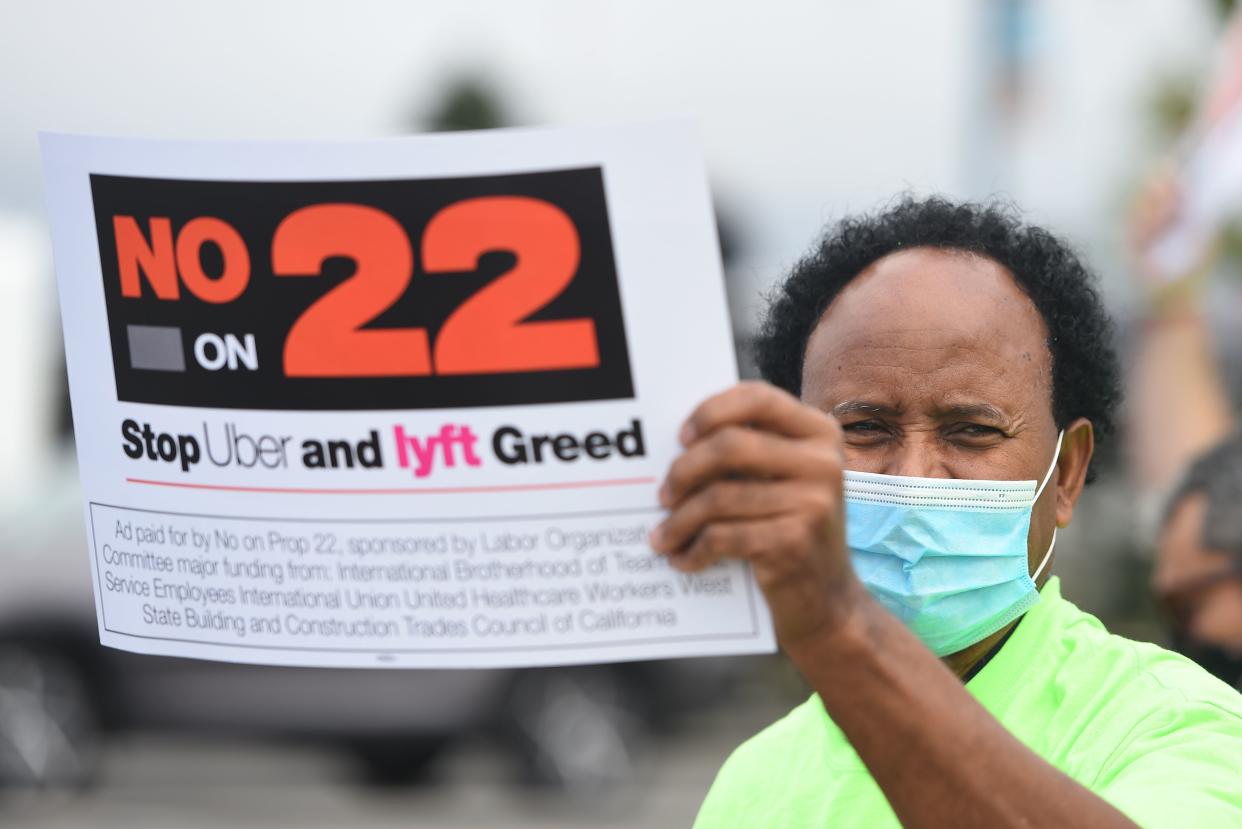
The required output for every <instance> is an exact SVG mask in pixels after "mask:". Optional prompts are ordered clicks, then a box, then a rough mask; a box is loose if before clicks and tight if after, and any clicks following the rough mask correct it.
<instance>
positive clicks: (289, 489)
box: [125, 477, 656, 495]
mask: <svg viewBox="0 0 1242 829" xmlns="http://www.w3.org/2000/svg"><path fill="white" fill-rule="evenodd" d="M125 481H126V482H127V483H131V484H142V485H144V486H168V487H175V488H177V489H212V490H217V491H220V492H272V493H286V494H297V495H460V494H469V493H486V492H535V491H538V490H548V489H591V488H595V487H606V486H641V485H643V484H654V483H655V482H656V479H655V478H654V477H647V478H609V479H605V480H600V481H562V482H558V483H549V484H504V485H496V486H440V487H431V486H428V487H386V488H373V487H354V488H329V487H308V486H230V485H226V484H190V483H185V482H183V481H152V480H149V479H147V478H126V479H125Z"/></svg>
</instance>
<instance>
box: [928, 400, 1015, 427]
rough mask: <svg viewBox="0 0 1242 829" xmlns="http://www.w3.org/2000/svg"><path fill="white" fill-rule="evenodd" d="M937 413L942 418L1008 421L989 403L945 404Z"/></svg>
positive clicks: (1007, 418) (1002, 413)
mask: <svg viewBox="0 0 1242 829" xmlns="http://www.w3.org/2000/svg"><path fill="white" fill-rule="evenodd" d="M937 414H939V415H940V417H942V418H950V417H961V418H966V419H971V418H974V419H977V420H991V421H993V422H994V423H1008V422H1009V417H1008V416H1007V415H1006V414H1005V413H1004V412H1002V411H1001V410H1000V409H998V408H996V407H995V406H993V405H991V404H990V403H961V404H959V405H956V406H945V407H944V408H943V409H940V410H939V412H937Z"/></svg>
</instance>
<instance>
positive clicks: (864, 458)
mask: <svg viewBox="0 0 1242 829" xmlns="http://www.w3.org/2000/svg"><path fill="white" fill-rule="evenodd" d="M1111 333H1112V326H1111V323H1110V321H1109V320H1108V318H1107V316H1106V314H1105V312H1104V310H1103V307H1102V304H1101V302H1100V299H1099V296H1098V294H1097V293H1096V290H1095V288H1094V287H1093V285H1092V282H1091V278H1090V276H1089V274H1088V272H1087V271H1086V269H1085V268H1084V266H1083V265H1082V263H1081V262H1080V261H1079V260H1078V259H1077V257H1076V256H1075V255H1074V253H1073V252H1072V251H1071V250H1070V249H1069V248H1068V247H1067V246H1065V245H1064V244H1063V243H1062V242H1060V241H1059V240H1057V239H1056V238H1055V237H1053V236H1052V235H1051V234H1049V233H1048V232H1046V231H1044V230H1042V229H1039V228H1034V227H1028V226H1024V225H1023V224H1021V223H1020V222H1019V221H1018V219H1017V218H1016V217H1015V216H1014V215H1013V214H1012V213H1011V212H1008V211H1005V210H1003V209H1000V208H996V207H986V206H977V205H971V204H954V203H950V202H948V201H945V200H942V199H935V198H933V199H928V200H922V201H920V200H914V199H906V200H904V201H901V202H899V203H897V204H896V205H895V206H892V207H890V208H889V209H887V210H885V211H883V212H880V213H878V214H876V215H871V216H863V217H857V218H852V219H846V220H845V221H843V222H842V223H840V224H839V225H837V226H836V227H835V228H833V229H831V230H829V232H828V233H827V234H826V235H825V236H824V238H823V239H822V240H821V241H820V242H819V243H818V245H817V246H816V247H815V248H814V249H813V250H812V251H811V253H810V254H809V255H808V256H807V257H806V258H804V259H803V260H802V261H801V262H800V263H799V264H798V265H796V266H795V267H794V269H793V271H792V273H791V274H790V275H789V276H788V278H787V279H786V280H785V282H784V283H783V285H782V286H781V287H780V289H779V290H778V292H777V293H776V294H775V296H774V299H773V302H772V304H771V307H770V308H769V311H768V315H767V319H766V322H765V325H764V328H763V331H762V333H761V336H760V338H759V342H758V356H759V365H760V368H761V370H762V372H763V376H764V377H765V378H766V379H767V380H768V381H770V383H771V384H772V385H769V384H767V383H744V384H741V385H738V386H735V387H733V388H731V389H729V390H726V391H725V392H722V393H721V394H719V395H717V396H715V397H712V398H710V399H708V400H707V401H705V402H704V403H702V404H701V405H700V406H699V407H698V408H697V409H696V410H695V411H694V412H693V413H692V414H691V415H690V417H689V419H688V420H687V421H686V423H685V425H684V428H683V431H682V434H681V440H682V443H683V445H684V447H685V449H684V452H683V453H682V454H681V455H680V456H679V457H678V458H677V459H676V460H675V461H674V462H673V464H672V465H671V467H670V469H669V472H668V475H667V478H666V479H665V481H664V483H663V485H662V487H661V491H660V497H661V501H662V503H663V504H664V505H665V506H666V507H668V509H669V514H668V516H667V517H666V519H665V520H664V522H662V523H661V524H660V525H659V526H658V527H657V528H656V529H655V530H654V531H653V533H652V539H651V540H652V545H653V547H655V549H657V550H658V551H660V552H662V553H664V554H666V555H668V556H669V559H670V562H671V564H672V565H673V566H674V567H676V568H677V569H679V570H681V571H685V572H698V571H702V570H704V569H705V568H710V567H711V566H712V565H713V564H715V563H716V562H718V561H720V560H722V559H740V560H744V561H748V562H749V563H750V564H751V567H752V568H753V569H752V572H753V576H754V578H755V579H756V581H757V583H758V584H759V586H760V587H761V588H762V590H763V592H764V594H765V597H766V599H767V603H768V606H769V608H770V610H771V613H772V617H773V624H774V628H775V631H776V634H777V637H778V639H779V641H780V643H781V645H782V647H783V649H784V651H785V653H786V655H787V656H788V657H789V659H790V660H791V661H792V662H793V663H794V665H795V666H796V667H797V669H798V670H799V671H800V672H801V673H802V675H803V676H804V677H805V678H806V680H807V681H808V682H809V684H810V685H811V686H812V688H813V689H814V692H815V693H814V694H813V696H812V697H811V698H810V699H809V700H808V701H806V702H805V703H803V704H802V705H800V706H799V707H798V708H796V709H794V711H792V712H791V713H790V714H789V715H788V716H786V717H785V718H784V719H782V720H781V721H779V722H777V723H776V724H774V725H772V726H770V727H769V728H767V729H766V730H764V731H763V732H761V733H760V734H759V735H757V736H756V737H753V738H752V739H750V740H749V741H747V742H746V743H745V744H743V745H742V746H741V747H740V748H739V749H737V750H736V751H735V752H734V753H733V755H732V756H731V757H730V758H729V760H728V761H727V762H726V763H725V765H724V767H723V768H722V769H721V771H720V773H719V775H718V776H717V779H716V781H715V783H714V784H713V786H712V788H711V791H710V792H709V794H708V796H707V799H706V801H705V802H704V804H703V806H702V808H701V811H700V813H699V818H698V822H697V825H698V826H700V827H714V826H730V827H731V826H845V827H849V826H859V827H869V828H874V827H883V826H895V825H897V824H898V822H900V824H901V825H904V826H908V827H943V826H958V827H989V829H992V828H993V827H1005V826H1064V827H1078V826H1082V827H1087V826H1090V827H1122V826H1126V827H1129V826H1134V825H1136V824H1140V825H1148V826H1165V825H1180V826H1238V825H1242V789H1240V787H1239V786H1238V785H1237V768H1238V761H1239V759H1242V697H1239V695H1238V694H1237V693H1236V692H1235V691H1233V690H1232V689H1230V688H1229V687H1227V686H1226V685H1224V684H1223V683H1221V682H1219V681H1217V680H1216V679H1214V678H1212V677H1211V676H1210V675H1208V674H1207V673H1206V672H1205V671H1203V670H1202V669H1201V668H1199V667H1198V666H1196V665H1194V664H1193V663H1192V662H1190V661H1189V660H1187V659H1185V658H1183V657H1181V656H1179V655H1177V654H1173V653H1170V652H1168V651H1165V650H1162V649H1161V648H1159V647H1156V646H1154V645H1149V644H1142V643H1137V642H1130V641H1127V640H1125V639H1122V638H1120V637H1116V636H1112V635H1110V634H1108V633H1107V632H1106V631H1105V630H1104V629H1103V627H1102V626H1101V625H1100V623H1099V622H1098V621H1097V620H1096V619H1095V618H1094V617H1092V616H1090V615H1088V614H1086V613H1084V612H1082V611H1081V610H1079V609H1078V608H1076V607H1075V606H1074V605H1073V604H1071V603H1070V602H1069V601H1067V600H1066V599H1064V598H1062V596H1061V591H1060V584H1059V581H1058V579H1057V578H1056V577H1055V576H1052V574H1051V572H1052V567H1051V564H1052V557H1053V550H1054V545H1055V540H1056V532H1057V529H1058V528H1059V527H1064V526H1066V525H1068V524H1069V522H1070V520H1071V518H1072V516H1073V512H1074V507H1075V504H1076V503H1077V501H1078V498H1079V495H1080V494H1081V492H1082V489H1083V486H1084V485H1085V484H1086V482H1087V481H1088V480H1089V479H1090V478H1091V477H1092V475H1091V462H1092V456H1093V453H1094V450H1095V445H1096V442H1097V440H1100V439H1102V438H1104V437H1105V436H1106V435H1108V434H1109V433H1110V431H1111V429H1112V424H1113V418H1114V410H1115V407H1116V404H1117V402H1118V399H1119V396H1120V395H1119V389H1120V383H1119V373H1120V372H1119V369H1118V366H1117V362H1116V357H1115V353H1114V351H1113V347H1112V345H1111V342H1110V339H1111Z"/></svg>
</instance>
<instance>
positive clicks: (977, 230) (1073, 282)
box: [755, 196, 1121, 481]
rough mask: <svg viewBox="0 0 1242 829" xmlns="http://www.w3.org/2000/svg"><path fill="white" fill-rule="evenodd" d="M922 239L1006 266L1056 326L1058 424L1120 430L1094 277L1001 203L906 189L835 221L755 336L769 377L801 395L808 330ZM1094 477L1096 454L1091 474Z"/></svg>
mask: <svg viewBox="0 0 1242 829" xmlns="http://www.w3.org/2000/svg"><path fill="white" fill-rule="evenodd" d="M918 247H932V248H940V249H943V250H956V251H964V252H969V253H972V254H976V255H979V256H985V257H987V258H988V259H991V260H992V261H994V262H996V263H997V264H999V265H1001V266H1003V267H1004V268H1005V269H1007V270H1008V271H1009V273H1010V274H1012V275H1013V278H1014V281H1016V282H1017V283H1018V285H1019V287H1021V288H1022V290H1023V291H1025V292H1026V294H1027V296H1029V297H1030V298H1031V301H1032V302H1034V303H1035V308H1036V309H1037V310H1038V311H1039V314H1040V316H1042V317H1043V320H1044V325H1045V327H1046V328H1047V330H1048V350H1049V351H1050V352H1051V354H1052V416H1053V419H1054V420H1055V421H1056V424H1057V426H1059V427H1062V428H1063V427H1065V426H1066V425H1068V424H1069V423H1070V422H1072V421H1073V420H1074V419H1076V418H1079V417H1085V418H1087V419H1088V420H1090V421H1091V423H1092V425H1093V426H1094V427H1095V434H1096V440H1097V443H1099V442H1100V441H1101V439H1102V438H1103V437H1104V436H1106V435H1111V434H1112V433H1113V431H1114V429H1115V411H1116V408H1117V405H1118V403H1120V401H1121V369H1120V366H1119V363H1118V360H1117V353H1116V350H1115V348H1114V345H1113V342H1114V336H1115V332H1114V327H1113V323H1112V320H1110V319H1109V316H1108V314H1107V312H1106V311H1105V310H1104V304H1103V302H1102V301H1101V300H1100V294H1099V292H1098V291H1097V290H1096V288H1095V277H1094V275H1093V274H1092V273H1091V272H1090V271H1089V270H1088V269H1087V268H1086V266H1085V265H1084V264H1083V263H1082V260H1080V259H1079V258H1078V256H1077V254H1075V253H1074V251H1073V250H1072V249H1071V248H1070V247H1069V245H1067V244H1066V243H1065V242H1062V241H1061V240H1060V239H1058V238H1057V237H1056V236H1054V235H1052V234H1051V233H1049V232H1048V231H1047V230H1044V229H1043V228H1040V227H1034V226H1031V225H1027V224H1024V223H1023V222H1022V221H1021V219H1020V218H1019V217H1018V215H1017V213H1016V211H1015V210H1014V208H1012V207H1010V206H1005V205H1000V204H974V203H954V202H951V201H949V200H947V199H945V198H941V197H933V198H926V199H918V198H914V197H912V196H906V197H903V198H901V199H899V200H898V201H896V202H894V203H893V204H892V205H891V206H889V207H887V208H886V209H883V210H881V211H879V212H877V213H873V214H869V215H860V216H854V217H850V218H846V219H844V220H842V221H841V222H839V223H837V224H836V225H834V226H832V227H830V228H829V229H828V231H827V232H826V233H825V235H824V236H823V237H822V238H821V239H820V240H819V242H818V243H817V244H816V245H815V246H814V247H813V248H812V249H811V251H810V252H809V253H808V254H807V255H806V256H805V257H803V258H802V259H801V260H800V261H799V262H798V263H797V264H796V265H795V266H794V268H793V270H792V271H791V272H790V274H789V275H788V277H786V279H785V280H784V282H783V283H782V284H781V285H780V286H778V287H777V289H776V290H775V291H774V292H773V294H772V295H771V296H770V297H769V306H768V311H767V316H766V318H765V320H764V322H763V325H762V327H761V329H760V333H759V336H758V339H757V341H756V343H755V352H756V355H755V356H756V359H757V361H758V364H759V371H760V373H761V374H762V375H763V377H764V379H766V380H767V381H768V382H770V383H772V384H774V385H776V386H779V387H781V388H783V389H785V390H786V391H789V392H790V393H792V394H794V395H799V394H800V393H801V391H802V365H803V361H804V359H805V357H806V345H807V340H808V339H809V338H810V336H811V332H812V331H813V330H814V328H815V326H816V325H817V324H818V322H819V320H820V318H821V317H822V316H823V314H824V311H825V310H827V308H828V306H829V304H831V302H832V300H833V299H835V298H836V296H837V294H839V293H840V292H841V290H842V289H843V288H844V287H845V286H846V285H847V284H849V282H850V281H851V280H853V279H854V277H856V276H858V274H859V273H861V272H862V271H863V270H864V269H866V268H867V266H869V265H870V264H872V263H873V262H875V261H877V260H879V259H881V258H883V257H885V256H887V255H889V254H891V253H896V252H897V251H901V250H907V249H909V248H918ZM1094 478H1095V464H1094V462H1093V463H1092V467H1091V469H1090V471H1089V472H1088V475H1087V480H1088V481H1091V480H1093V479H1094Z"/></svg>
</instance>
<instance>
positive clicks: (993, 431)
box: [954, 423, 1002, 438]
mask: <svg viewBox="0 0 1242 829" xmlns="http://www.w3.org/2000/svg"><path fill="white" fill-rule="evenodd" d="M954 432H955V433H956V434H959V435H963V436H965V437H968V438H990V437H995V436H996V435H999V434H1002V432H1001V430H1000V429H997V428H996V427H995V426H984V425H983V424H982V423H964V424H962V425H961V426H959V427H958V428H957V429H955V430H954Z"/></svg>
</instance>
